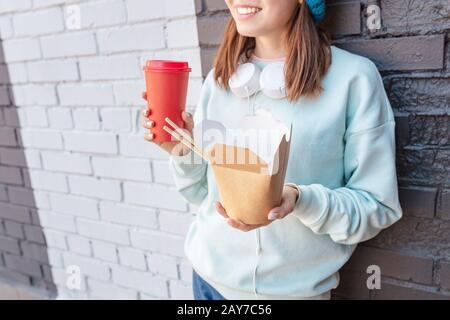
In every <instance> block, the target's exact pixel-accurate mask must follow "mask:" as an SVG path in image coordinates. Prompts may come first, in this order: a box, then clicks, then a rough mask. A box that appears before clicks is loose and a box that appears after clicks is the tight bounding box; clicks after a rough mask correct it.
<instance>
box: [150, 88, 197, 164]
mask: <svg viewBox="0 0 450 320" xmlns="http://www.w3.org/2000/svg"><path fill="white" fill-rule="evenodd" d="M142 98H143V99H144V100H145V101H147V93H145V92H143V93H142ZM150 113H151V112H150V109H149V108H147V107H146V108H145V109H143V110H142V126H143V127H144V128H145V129H148V131H147V132H146V133H145V135H144V139H145V140H147V141H150V142H153V143H155V144H157V145H158V146H159V147H160V148H161V149H163V150H165V151H166V152H168V153H170V154H171V155H176V156H184V155H186V154H188V153H189V151H190V150H189V148H188V147H186V146H185V145H183V144H182V143H181V142H179V141H167V142H156V141H153V133H152V132H151V131H150V129H151V128H153V126H154V123H153V121H152V120H150ZM181 118H182V119H183V121H184V129H183V130H184V131H186V132H187V133H188V134H189V135H190V136H191V137H192V130H193V128H194V120H193V118H192V115H191V114H190V113H188V112H186V111H183V112H182V113H181Z"/></svg>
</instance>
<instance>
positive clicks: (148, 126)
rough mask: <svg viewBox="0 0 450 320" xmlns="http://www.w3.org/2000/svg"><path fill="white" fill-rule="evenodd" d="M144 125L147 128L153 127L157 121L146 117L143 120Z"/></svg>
mask: <svg viewBox="0 0 450 320" xmlns="http://www.w3.org/2000/svg"><path fill="white" fill-rule="evenodd" d="M142 126H143V127H144V128H146V129H151V128H153V127H154V126H155V122H153V121H152V120H148V119H147V118H144V119H143V121H142Z"/></svg>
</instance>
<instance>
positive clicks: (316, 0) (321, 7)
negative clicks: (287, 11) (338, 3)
mask: <svg viewBox="0 0 450 320" xmlns="http://www.w3.org/2000/svg"><path fill="white" fill-rule="evenodd" d="M306 4H307V5H308V7H309V10H310V11H311V14H312V16H313V19H314V22H315V23H319V22H321V21H322V20H323V19H324V18H325V0H306Z"/></svg>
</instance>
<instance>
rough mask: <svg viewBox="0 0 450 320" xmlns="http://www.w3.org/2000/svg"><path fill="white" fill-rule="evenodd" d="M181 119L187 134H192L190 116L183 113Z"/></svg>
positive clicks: (192, 124)
mask: <svg viewBox="0 0 450 320" xmlns="http://www.w3.org/2000/svg"><path fill="white" fill-rule="evenodd" d="M181 118H182V119H183V121H184V127H185V129H186V130H188V131H189V132H192V129H193V128H194V119H193V117H192V114H190V113H189V112H186V111H183V112H182V113H181Z"/></svg>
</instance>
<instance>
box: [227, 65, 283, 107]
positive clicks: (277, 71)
mask: <svg viewBox="0 0 450 320" xmlns="http://www.w3.org/2000/svg"><path fill="white" fill-rule="evenodd" d="M228 85H229V86H230V90H231V91H232V92H233V93H234V94H235V95H236V96H237V97H239V98H248V97H250V96H252V95H254V94H255V93H257V92H258V91H262V92H263V93H264V94H265V95H266V96H268V97H269V98H272V99H283V98H286V96H287V94H286V85H285V80H284V61H277V62H273V63H270V64H269V65H267V66H266V67H264V69H263V70H261V69H260V68H259V67H258V66H256V65H255V64H253V63H250V62H248V63H244V64H240V65H239V66H238V68H237V70H236V72H235V73H234V74H233V76H232V77H231V78H230V80H229V82H228Z"/></svg>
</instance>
